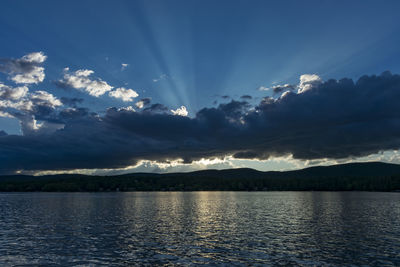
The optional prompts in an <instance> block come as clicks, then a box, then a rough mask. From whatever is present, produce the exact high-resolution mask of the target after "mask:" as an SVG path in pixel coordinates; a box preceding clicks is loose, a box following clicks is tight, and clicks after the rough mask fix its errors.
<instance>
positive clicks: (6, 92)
mask: <svg viewBox="0 0 400 267" xmlns="http://www.w3.org/2000/svg"><path fill="white" fill-rule="evenodd" d="M28 91H29V89H28V87H26V86H20V87H14V88H13V87H10V86H7V85H4V84H2V83H0V99H8V100H18V99H20V98H23V97H24V96H26V94H27V93H28Z"/></svg>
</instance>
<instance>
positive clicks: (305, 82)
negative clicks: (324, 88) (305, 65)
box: [297, 74, 322, 94]
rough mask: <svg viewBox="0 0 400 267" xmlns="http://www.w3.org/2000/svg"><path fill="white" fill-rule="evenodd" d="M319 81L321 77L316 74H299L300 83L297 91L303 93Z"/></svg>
mask: <svg viewBox="0 0 400 267" xmlns="http://www.w3.org/2000/svg"><path fill="white" fill-rule="evenodd" d="M321 83H322V79H321V77H319V76H318V75H317V74H303V75H301V76H300V84H299V87H298V88H299V89H298V91H297V93H298V94H301V93H304V92H306V91H308V90H310V89H311V88H313V87H314V86H316V85H318V84H321Z"/></svg>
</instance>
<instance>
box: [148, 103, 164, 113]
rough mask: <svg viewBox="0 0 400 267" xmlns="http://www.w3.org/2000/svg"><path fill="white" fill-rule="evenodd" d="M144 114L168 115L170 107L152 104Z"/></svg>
mask: <svg viewBox="0 0 400 267" xmlns="http://www.w3.org/2000/svg"><path fill="white" fill-rule="evenodd" d="M142 112H144V113H153V114H154V113H166V112H168V107H166V106H164V105H163V104H159V103H157V104H152V105H151V106H150V107H148V108H145V109H143V111H142Z"/></svg>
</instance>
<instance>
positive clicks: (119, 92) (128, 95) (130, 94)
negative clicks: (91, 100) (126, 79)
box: [108, 87, 139, 102]
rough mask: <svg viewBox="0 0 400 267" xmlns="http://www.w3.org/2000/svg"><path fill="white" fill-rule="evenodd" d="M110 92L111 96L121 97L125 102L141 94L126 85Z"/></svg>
mask: <svg viewBox="0 0 400 267" xmlns="http://www.w3.org/2000/svg"><path fill="white" fill-rule="evenodd" d="M108 94H109V96H111V97H114V98H119V99H121V100H122V101H124V102H130V101H133V99H134V98H136V97H138V96H139V94H138V93H137V92H136V91H134V90H132V89H126V88H124V87H121V88H117V89H115V90H114V91H111V92H110V93H108Z"/></svg>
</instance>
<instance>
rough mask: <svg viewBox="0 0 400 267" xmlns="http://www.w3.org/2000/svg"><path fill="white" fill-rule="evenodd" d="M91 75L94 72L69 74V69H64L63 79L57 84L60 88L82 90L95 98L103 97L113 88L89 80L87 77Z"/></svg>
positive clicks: (96, 80) (106, 84)
mask: <svg viewBox="0 0 400 267" xmlns="http://www.w3.org/2000/svg"><path fill="white" fill-rule="evenodd" d="M93 73H94V71H92V70H85V69H83V70H77V71H75V72H73V73H69V68H65V69H64V77H63V79H62V80H59V81H58V82H57V84H58V85H59V86H61V87H71V88H75V89H83V90H84V91H86V92H87V93H89V95H91V96H95V97H99V96H101V95H104V94H105V93H106V92H108V91H111V89H113V88H114V87H112V86H111V85H109V84H108V83H106V82H105V81H102V80H100V79H91V78H90V77H89V76H90V75H92V74H93Z"/></svg>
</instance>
